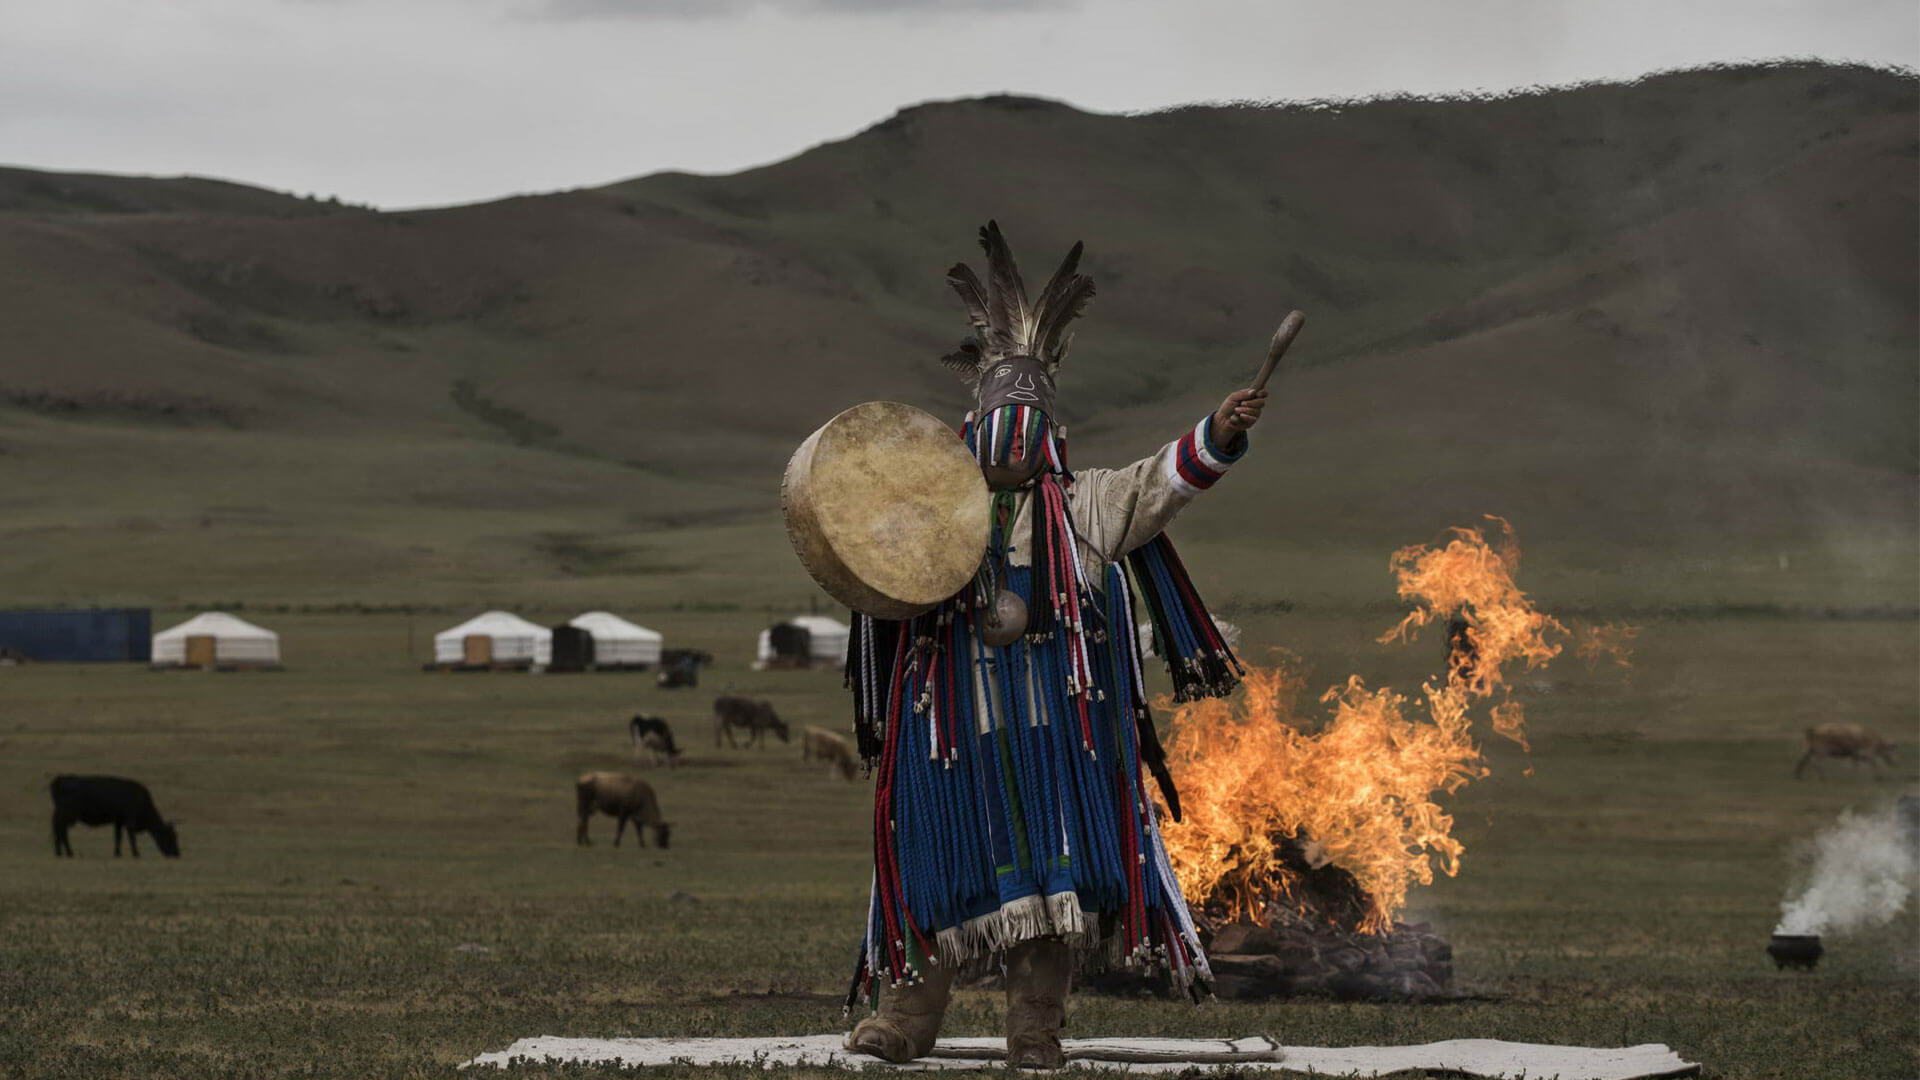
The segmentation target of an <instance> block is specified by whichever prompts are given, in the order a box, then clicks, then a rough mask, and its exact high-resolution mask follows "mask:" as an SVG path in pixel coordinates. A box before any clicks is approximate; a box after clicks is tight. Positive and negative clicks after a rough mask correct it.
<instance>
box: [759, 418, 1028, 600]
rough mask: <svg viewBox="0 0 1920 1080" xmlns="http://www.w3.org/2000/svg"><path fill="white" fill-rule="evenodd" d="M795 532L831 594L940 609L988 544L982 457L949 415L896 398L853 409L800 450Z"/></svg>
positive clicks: (785, 493) (785, 487)
mask: <svg viewBox="0 0 1920 1080" xmlns="http://www.w3.org/2000/svg"><path fill="white" fill-rule="evenodd" d="M780 501H781V505H782V507H783V509H785V511H786V517H787V537H788V539H790V540H792V541H793V550H794V551H795V552H797V553H798V554H799V556H800V562H801V564H802V565H804V566H805V567H806V568H807V573H808V574H810V575H812V576H813V580H814V581H816V582H818V583H819V584H820V587H821V588H822V589H825V590H826V591H827V595H829V596H831V597H833V598H834V599H835V600H838V601H840V602H841V603H843V604H845V605H847V606H848V607H849V608H852V609H853V610H855V611H858V612H862V613H864V614H867V615H871V616H873V617H874V618H876V619H907V618H911V617H913V616H915V615H919V614H921V613H922V612H926V611H930V610H932V609H933V607H934V606H935V605H937V604H939V603H940V601H942V600H945V599H947V598H948V597H950V596H952V595H953V594H955V593H957V592H959V591H960V590H961V589H962V588H964V587H965V586H966V584H967V582H968V581H970V580H972V579H973V576H974V574H975V573H977V572H978V571H979V569H980V560H981V558H982V557H983V556H984V555H985V554H986V550H987V528H988V524H989V522H988V517H989V515H990V510H989V508H988V507H989V497H988V494H987V482H986V479H985V478H984V477H982V476H981V475H980V465H979V463H978V462H976V461H975V460H974V458H973V455H972V454H971V453H968V451H967V448H966V446H965V445H964V444H963V443H961V441H960V437H959V435H957V434H956V433H955V432H954V430H953V429H952V428H950V427H948V426H947V425H946V424H944V423H942V422H941V421H940V419H939V418H938V417H935V416H934V415H932V414H931V413H927V412H923V411H921V410H919V409H916V408H914V407H913V406H911V405H902V404H900V403H899V402H894V401H869V402H867V403H865V404H863V405H855V406H854V407H853V408H851V409H848V410H847V411H845V412H843V413H841V414H840V415H838V416H836V417H834V418H833V419H831V420H829V421H827V422H826V424H825V425H824V426H822V427H821V428H820V430H818V431H816V432H814V433H813V434H812V435H809V436H807V441H805V442H803V443H801V444H800V448H799V449H798V450H795V451H794V452H793V458H792V459H791V460H789V461H788V462H787V472H786V476H785V478H784V479H783V480H782V481H781V484H780Z"/></svg>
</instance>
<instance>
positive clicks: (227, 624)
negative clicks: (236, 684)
mask: <svg viewBox="0 0 1920 1080" xmlns="http://www.w3.org/2000/svg"><path fill="white" fill-rule="evenodd" d="M279 663H280V635H279V634H276V633H274V632H273V631H271V630H268V629H266V628H265V627H260V626H255V625H253V624H252V623H250V622H247V621H246V620H244V619H236V618H234V617H233V616H231V615H229V614H227V613H226V612H224V611H209V612H206V613H205V614H201V615H195V616H194V617H193V618H191V619H188V620H187V621H186V622H183V623H181V624H180V625H179V626H174V627H170V628H168V629H166V630H162V631H160V632H159V633H157V634H155V635H153V664H154V666H155V667H174V666H182V667H184V666H193V667H212V666H214V665H216V664H218V665H221V666H236V667H274V666H276V665H278V664H279Z"/></svg>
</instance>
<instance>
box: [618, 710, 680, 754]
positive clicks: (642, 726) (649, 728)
mask: <svg viewBox="0 0 1920 1080" xmlns="http://www.w3.org/2000/svg"><path fill="white" fill-rule="evenodd" d="M627 734H628V735H629V736H631V737H632V739H633V756H635V757H639V756H640V750H641V748H642V747H644V748H646V749H647V750H649V751H651V752H652V753H653V763H654V764H655V765H659V764H662V763H665V764H667V765H678V764H679V763H680V747H679V746H678V745H676V744H675V743H674V741H673V729H672V728H670V727H668V726H667V722H666V721H665V720H662V719H660V718H659V717H657V716H636V717H634V718H633V719H632V720H629V721H627Z"/></svg>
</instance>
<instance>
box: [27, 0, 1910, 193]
mask: <svg viewBox="0 0 1920 1080" xmlns="http://www.w3.org/2000/svg"><path fill="white" fill-rule="evenodd" d="M1915 11H1916V5H1915V4H1914V3H1913V0H1312V2H1306V0H891V2H889V0H0V163H5V164H14V165H29V166H34V167H38V168H50V169H72V170H95V171H105V172H134V173H154V174H163V175H165V174H176V173H193V174H197V175H203V176H218V177H223V178H228V179H234V180H242V181H246V182H249V183H255V184H260V185H264V186H267V187H273V188H279V189H283V190H289V191H295V192H300V193H303V194H304V193H308V192H314V193H318V194H320V195H323V196H324V195H330V194H333V195H339V196H340V197H341V198H343V199H347V200H349V201H354V202H370V203H374V204H376V205H380V206H387V207H397V206H418V205H428V204H444V203H452V202H466V201H474V200H480V199H488V198H494V197H497V196H501V195H507V194H511V193H514V192H523V191H541V190H551V189H554V188H563V187H577V186H581V185H588V184H598V183H604V182H607V181H612V180H617V179H623V178H626V177H630V176H636V175H640V174H644V173H649V172H655V171H658V170H662V169H685V170H690V171H696V172H731V171H735V170H738V169H743V168H748V167H751V166H753V165H758V164H763V163H765V162H769V161H775V160H778V159H780V158H784V157H787V156H790V155H792V154H794V153H797V152H799V151H801V150H804V149H806V148H807V147H809V146H812V145H814V144H816V143H819V142H822V141H825V140H828V139H835V138H841V137H844V136H847V135H850V134H852V133H854V132H856V131H858V130H860V129H861V128H863V127H866V126H867V125H869V124H871V123H873V122H875V121H877V120H880V119H882V118H884V117H885V116H887V115H888V114H890V113H892V112H893V111H894V110H896V109H898V108H900V107H902V106H905V105H909V104H913V103H916V102H920V101H925V100H928V99H935V98H954V97H966V96H972V95H978V94H986V93H997V92H1003V91H1010V92H1015V93H1026V94H1037V95H1041V96H1045V97H1051V98H1057V99H1060V100H1064V101H1067V102H1070V103H1072V104H1074V105H1077V106H1080V107H1082V108H1087V109H1092V110H1096V111H1102V112H1123V111H1134V110H1144V109H1155V108H1161V107H1164V106H1168V105H1175V104H1180V103H1185V102H1193V101H1217V100H1228V99H1236V100H1237V99H1255V100H1280V99H1286V100H1296V99H1305V98H1323V97H1350V96H1364V95H1370V94H1379V93H1388V92H1393V91H1411V92H1416V93H1432V92H1443V91H1455V90H1470V89H1489V90H1497V89H1507V88H1512V87H1519V86H1528V85H1537V84H1560V83H1567V82H1576V81H1582V80H1588V79H1614V78H1631V77H1633V76H1637V75H1641V74H1644V73H1646V72H1648V71H1654V70H1659V69H1663V68H1672V67H1683V66H1692V65H1696V64H1702V63H1707V62H1712V61H1731V60H1748V59H1756V58H1768V57H1783V56H1795V57H1809V56H1811V57H1819V58H1822V59H1832V60H1855V61H1864V62H1868V63H1873V64H1882V65H1887V64H1899V65H1904V66H1907V67H1920V15H1916V13H1915Z"/></svg>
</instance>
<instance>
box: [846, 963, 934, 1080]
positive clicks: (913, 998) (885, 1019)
mask: <svg viewBox="0 0 1920 1080" xmlns="http://www.w3.org/2000/svg"><path fill="white" fill-rule="evenodd" d="M952 989H953V969H952V968H949V967H943V966H941V965H939V964H935V963H933V962H932V961H930V960H929V961H927V962H926V963H925V964H923V965H921V968H920V981H919V982H917V983H914V984H912V985H909V986H888V987H883V988H882V989H881V991H880V1011H879V1013H878V1014H876V1015H874V1016H869V1017H867V1018H866V1019H865V1020H862V1021H860V1022H859V1023H858V1024H856V1025H854V1028H853V1034H851V1035H849V1036H847V1049H849V1050H854V1051H857V1052H859V1053H862V1054H870V1055H872V1056H874V1057H877V1058H879V1059H881V1060H882V1061H891V1062H893V1063H894V1064H896V1065H897V1064H899V1063H901V1062H903V1061H912V1060H913V1059H914V1058H917V1057H925V1056H926V1055H927V1054H928V1053H929V1052H930V1051H932V1049H933V1043H934V1040H935V1039H938V1038H939V1037H940V1021H941V1018H943V1017H944V1016H946V1014H947V999H948V997H949V995H950V993H951V991H952Z"/></svg>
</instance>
